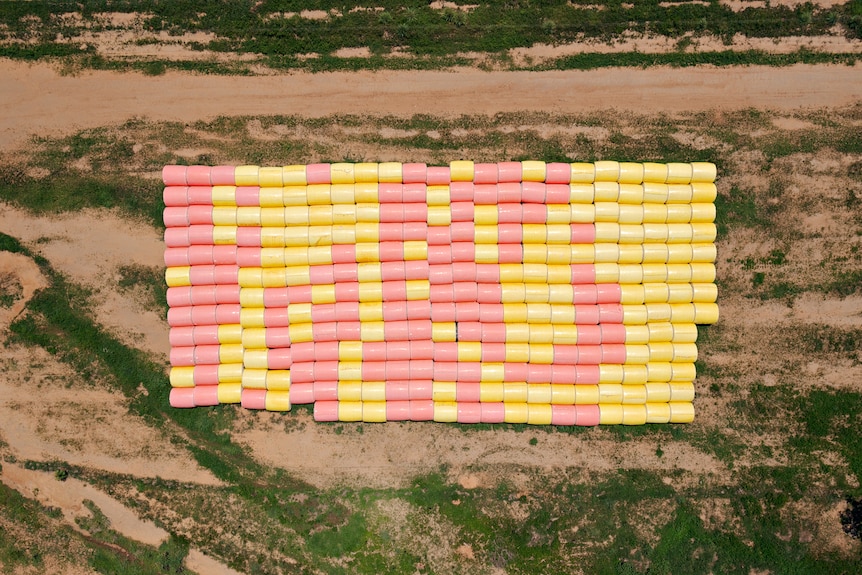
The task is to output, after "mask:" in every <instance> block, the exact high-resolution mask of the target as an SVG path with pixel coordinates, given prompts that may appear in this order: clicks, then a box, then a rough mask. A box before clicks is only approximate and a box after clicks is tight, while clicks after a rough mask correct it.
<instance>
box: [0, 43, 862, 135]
mask: <svg viewBox="0 0 862 575" xmlns="http://www.w3.org/2000/svg"><path fill="white" fill-rule="evenodd" d="M0 77H3V78H4V80H5V82H4V87H3V90H2V91H0V109H3V110H7V111H10V112H9V113H5V114H3V115H2V117H0V149H3V148H8V147H10V146H14V145H15V144H19V143H21V142H22V141H23V140H25V139H26V138H27V137H29V136H31V135H44V134H52V135H55V136H56V135H60V134H62V133H65V132H68V131H71V130H73V129H84V128H92V127H95V126H101V125H107V124H112V123H117V122H122V121H124V120H127V119H129V118H133V117H139V118H149V119H151V120H169V121H178V122H191V121H195V120H200V119H207V118H213V117H215V116H220V115H223V116H233V115H240V114H249V115H255V114H288V115H290V114H298V115H301V116H312V117H321V116H328V115H331V114H336V113H339V114H372V115H397V116H412V115H414V114H436V115H443V116H453V115H459V114H487V115H493V114H496V113H498V112H516V111H547V112H558V113H583V112H595V111H607V112H608V113H610V112H611V111H612V110H632V111H637V112H639V113H644V114H649V113H674V112H682V111H704V110H712V109H742V108H749V107H758V108H771V109H775V110H792V109H797V108H805V107H814V106H845V105H848V104H850V103H852V102H854V101H855V100H856V99H857V98H858V96H859V94H860V93H862V65H858V64H857V65H856V66H854V67H848V66H833V65H818V66H807V65H796V66H789V67H785V68H770V67H761V66H751V67H732V68H712V67H702V68H661V67H659V68H649V69H639V68H624V69H617V68H607V69H600V70H592V71H563V72H483V71H480V70H475V69H463V70H455V71H442V72H436V71H432V72H413V71H403V72H402V71H383V72H358V73H349V72H336V73H325V74H313V75H312V74H306V73H297V74H289V75H285V76H257V77H215V76H198V75H188V74H180V73H173V72H172V73H168V74H165V75H164V76H158V77H151V76H144V75H142V74H134V73H124V74H117V73H112V72H101V71H97V72H93V71H88V72H82V73H80V74H79V75H76V76H64V75H61V74H59V73H58V72H57V71H56V70H55V69H53V68H51V67H49V66H45V65H38V64H37V65H28V64H21V63H17V62H10V61H8V60H0Z"/></svg>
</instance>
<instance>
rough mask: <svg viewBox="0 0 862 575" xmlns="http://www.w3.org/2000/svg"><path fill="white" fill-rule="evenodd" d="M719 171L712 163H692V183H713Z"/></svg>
mask: <svg viewBox="0 0 862 575" xmlns="http://www.w3.org/2000/svg"><path fill="white" fill-rule="evenodd" d="M716 174H717V171H716V167H715V164H713V163H712V162H692V163H691V181H692V182H706V183H712V182H714V181H715V177H716Z"/></svg>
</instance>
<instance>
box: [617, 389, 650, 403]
mask: <svg viewBox="0 0 862 575" xmlns="http://www.w3.org/2000/svg"><path fill="white" fill-rule="evenodd" d="M646 402H647V390H646V386H645V385H623V386H622V403H623V405H643V404H645V403H646Z"/></svg>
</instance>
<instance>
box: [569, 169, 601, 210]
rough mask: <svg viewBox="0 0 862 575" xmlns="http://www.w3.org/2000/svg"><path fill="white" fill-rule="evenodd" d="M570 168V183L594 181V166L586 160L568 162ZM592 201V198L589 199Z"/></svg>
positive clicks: (589, 182) (590, 182)
mask: <svg viewBox="0 0 862 575" xmlns="http://www.w3.org/2000/svg"><path fill="white" fill-rule="evenodd" d="M570 166H571V168H572V176H571V180H570V181H571V183H573V184H592V183H593V182H595V181H596V166H595V164H590V163H586V162H574V163H572V164H570ZM590 201H592V200H590Z"/></svg>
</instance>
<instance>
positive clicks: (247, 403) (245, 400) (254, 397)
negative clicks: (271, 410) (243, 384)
mask: <svg viewBox="0 0 862 575" xmlns="http://www.w3.org/2000/svg"><path fill="white" fill-rule="evenodd" d="M240 403H241V404H242V406H243V407H244V408H246V409H265V408H266V390H265V389H243V390H242V396H241V398H240Z"/></svg>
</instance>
